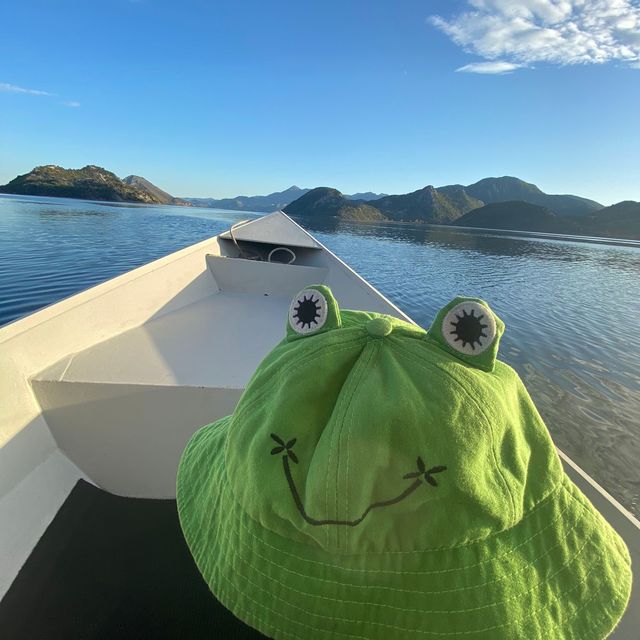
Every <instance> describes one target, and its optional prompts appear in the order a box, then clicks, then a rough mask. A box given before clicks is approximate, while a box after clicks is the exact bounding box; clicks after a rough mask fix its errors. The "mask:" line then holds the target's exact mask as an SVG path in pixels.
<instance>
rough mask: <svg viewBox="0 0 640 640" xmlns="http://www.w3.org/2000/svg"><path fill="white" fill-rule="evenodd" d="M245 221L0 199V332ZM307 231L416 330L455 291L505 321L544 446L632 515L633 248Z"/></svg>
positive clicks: (636, 304)
mask: <svg viewBox="0 0 640 640" xmlns="http://www.w3.org/2000/svg"><path fill="white" fill-rule="evenodd" d="M251 215H252V214H247V213H238V212H227V211H218V210H213V209H197V208H181V207H150V206H133V205H114V204H105V203H96V202H85V201H79V200H67V199H57V198H49V199H48V198H36V197H17V196H0V324H5V323H8V322H11V321H12V320H15V319H17V318H19V317H21V316H24V315H26V314H29V313H31V312H32V311H35V310H36V309H39V308H41V307H43V306H45V305H48V304H51V303H53V302H56V301H58V300H60V299H62V298H64V297H66V296H69V295H72V294H73V293H76V292H78V291H81V290H83V289H86V288H87V287H90V286H92V285H95V284H97V283H99V282H103V281H104V280H108V279H109V278H112V277H114V276H116V275H119V274H121V273H123V272H125V271H128V270H130V269H133V268H135V267H138V266H140V265H142V264H145V263H147V262H149V261H151V260H155V259H156V258H159V257H161V256H164V255H166V254H168V253H170V252H172V251H176V250H177V249H180V248H182V247H185V246H187V245H190V244H192V243H194V242H198V241H200V240H203V239H205V238H208V237H210V236H212V235H215V234H217V233H219V232H221V231H222V230H224V229H227V228H228V227H229V225H230V224H232V223H233V222H235V221H237V220H240V219H244V218H247V217H251ZM310 231H311V232H312V233H313V234H314V235H315V236H316V237H317V238H318V239H319V240H320V241H321V242H323V243H324V244H326V245H327V246H328V247H329V248H330V249H331V250H332V251H334V252H335V253H336V254H337V255H338V256H340V257H341V258H342V259H343V260H345V261H346V262H347V263H348V264H349V265H351V266H352V267H353V268H354V269H355V270H356V271H358V272H359V273H360V274H361V275H362V276H363V277H365V278H366V279H367V280H369V282H371V283H372V284H373V285H374V286H375V287H376V288H378V289H379V290H380V291H382V293H384V294H385V295H386V296H387V297H388V298H389V299H390V300H392V301H393V302H394V303H396V304H397V305H398V306H399V307H400V308H402V309H403V310H404V311H405V312H406V313H408V314H409V315H410V316H411V317H412V318H413V319H414V320H416V322H418V323H419V324H421V325H422V326H424V327H425V328H426V327H428V326H429V324H430V322H431V320H432V319H433V317H434V315H435V313H436V312H437V311H438V309H440V307H442V306H443V305H444V304H446V303H447V302H449V301H450V300H451V299H452V298H453V297H454V296H456V295H470V296H478V297H481V298H484V299H485V300H487V301H488V302H489V303H490V304H491V306H492V308H493V309H494V311H495V312H496V313H497V314H498V315H499V316H500V317H501V318H502V319H503V320H504V322H505V323H506V325H507V330H506V332H505V335H504V337H503V339H502V342H501V347H500V352H501V358H502V359H503V360H505V361H506V362H508V363H509V364H510V365H512V366H513V367H514V368H515V369H516V370H517V371H518V372H519V374H520V375H521V377H522V378H523V379H524V381H525V383H526V385H527V387H528V389H529V392H530V393H531V395H532V396H533V399H534V401H535V402H536V404H537V406H538V409H539V410H540V412H541V414H542V415H543V417H544V419H545V421H546V423H547V426H548V427H549V430H550V431H551V434H552V436H553V438H554V440H555V442H556V444H557V445H558V446H559V447H560V448H561V449H563V450H564V451H565V452H566V453H568V454H569V455H570V456H571V457H572V458H573V459H574V460H575V461H576V462H577V463H578V464H580V465H581V466H582V467H583V468H584V469H585V470H586V471H587V472H588V473H590V474H591V475H593V476H594V477H595V478H596V479H597V480H598V481H599V482H600V483H602V485H603V486H604V487H605V488H606V489H607V490H608V491H609V492H611V493H612V494H613V495H614V496H615V497H616V498H617V499H618V500H620V502H622V504H624V505H625V506H626V507H627V508H628V509H630V510H631V511H633V512H634V513H635V514H636V515H638V514H640V471H639V467H638V461H639V460H640V335H639V332H640V327H639V324H638V318H639V317H640V243H633V242H628V243H620V244H617V245H616V244H607V243H603V242H596V241H594V242H584V241H578V240H576V239H571V238H557V239H550V238H545V237H539V236H535V235H527V234H510V233H497V232H491V231H480V230H463V229H450V228H445V227H427V226H419V225H410V226H409V225H407V226H397V225H388V224H387V225H384V224H376V225H348V224H341V225H321V226H316V227H314V228H310Z"/></svg>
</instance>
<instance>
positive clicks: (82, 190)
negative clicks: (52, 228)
mask: <svg viewBox="0 0 640 640" xmlns="http://www.w3.org/2000/svg"><path fill="white" fill-rule="evenodd" d="M149 184H151V183H149ZM151 186H153V185H151ZM0 193H14V194H19V195H31V196H53V197H58V198H81V199H83V200H106V201H108V202H143V203H147V204H162V200H160V199H159V198H158V197H157V196H156V195H154V194H153V193H151V192H149V191H146V190H143V189H140V188H138V187H137V186H135V185H131V184H126V183H125V182H123V181H122V180H120V178H118V176H117V175H116V174H115V173H112V172H111V171H107V170H106V169H103V168H102V167H97V166H95V165H88V166H86V167H83V168H82V169H63V168H62V167H58V166H56V165H52V164H49V165H44V166H41V167H36V168H35V169H33V170H32V171H30V172H29V173H26V174H24V175H21V176H18V177H17V178H14V179H13V180H11V182H9V183H8V184H5V185H4V186H1V187H0ZM167 195H168V194H167Z"/></svg>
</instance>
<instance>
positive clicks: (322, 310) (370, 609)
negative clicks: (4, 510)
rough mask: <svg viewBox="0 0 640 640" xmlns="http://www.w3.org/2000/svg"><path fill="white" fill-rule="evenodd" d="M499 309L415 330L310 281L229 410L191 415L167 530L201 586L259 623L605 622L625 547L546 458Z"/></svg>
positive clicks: (549, 450)
mask: <svg viewBox="0 0 640 640" xmlns="http://www.w3.org/2000/svg"><path fill="white" fill-rule="evenodd" d="M503 331H504V324H503V322H502V321H501V320H500V319H499V318H498V317H497V316H496V315H495V314H494V313H493V312H492V310H491V309H490V308H489V306H488V305H487V303H485V302H484V301H482V300H480V299H477V298H456V299H455V300H453V301H452V302H451V303H449V304H448V305H446V306H445V307H444V308H443V309H442V310H441V311H440V312H439V313H438V315H437V317H436V318H435V321H434V322H433V324H432V326H431V327H430V328H429V330H428V331H425V330H423V329H422V328H420V327H417V326H414V325H412V324H410V323H407V322H404V321H402V320H399V319H397V318H393V317H391V316H386V315H381V314H376V313H368V312H363V311H349V310H340V309H339V307H338V304H337V302H336V300H335V299H334V296H333V295H332V293H331V291H330V289H329V288H327V287H326V286H322V285H314V286H310V287H308V288H306V289H305V290H303V291H301V292H300V293H299V294H298V295H297V296H295V298H294V299H293V301H292V303H291V307H290V310H289V314H288V319H287V330H286V337H284V339H283V340H282V341H281V342H280V343H279V344H278V345H277V346H276V347H275V349H273V351H272V352H271V353H270V354H269V355H268V356H267V357H266V358H265V359H264V361H263V362H262V363H261V364H260V366H259V367H258V369H257V370H256V372H255V374H254V375H253V377H252V379H251V380H250V382H249V384H248V385H247V387H246V389H245V391H244V393H243V395H242V397H241V399H240V401H239V403H238V405H237V407H236V409H235V411H234V412H233V414H232V415H231V416H228V417H226V418H223V419H221V420H219V421H217V422H215V423H213V424H210V425H207V426H205V427H203V428H202V429H200V430H199V431H197V432H196V433H195V434H194V436H193V437H192V438H191V440H190V441H189V442H188V444H187V446H186V449H185V451H184V453H183V455H182V458H181V461H180V466H179V471H178V478H177V503H178V511H179V517H180V522H181V526H182V529H183V533H184V536H185V539H186V541H187V544H188V546H189V548H190V551H191V553H192V555H193V558H194V560H195V562H196V564H197V566H198V568H199V570H200V572H201V574H202V576H203V577H204V579H205V580H206V582H207V583H208V585H209V587H210V589H211V591H212V592H213V594H214V595H215V596H216V598H218V600H220V601H221V602H222V604H223V605H224V606H225V607H227V608H228V609H229V610H230V611H231V612H232V613H233V614H234V615H235V616H237V617H238V618H240V619H241V620H243V621H244V622H246V623H247V624H249V625H250V626H252V627H254V628H255V629H257V630H259V631H260V632H262V633H263V634H266V635H267V636H270V637H273V638H285V639H299V640H312V639H316V638H346V639H349V638H352V639H358V640H360V639H362V640H364V639H369V638H373V639H384V640H393V639H400V638H402V639H414V638H415V639H424V640H429V639H433V640H447V639H459V640H462V639H464V640H477V639H492V640H495V639H503V638H509V639H516V638H517V639H523V638H526V639H528V638H534V639H535V638H540V639H543V638H544V639H545V640H549V639H555V638H558V639H560V638H562V639H563V640H564V639H579V640H599V639H602V638H605V637H606V636H607V635H608V634H609V633H610V632H611V631H612V630H613V628H614V627H615V625H616V624H617V622H618V620H619V619H620V617H621V616H622V613H623V612H624V609H625V607H626V604H627V602H628V599H629V595H630V590H631V568H630V564H631V561H630V557H629V553H628V550H627V548H626V546H625V544H624V542H623V541H622V539H621V538H620V536H619V535H618V534H617V533H616V532H615V531H614V530H613V528H612V527H611V526H610V525H609V524H608V522H607V521H606V520H605V519H604V518H603V517H602V516H601V515H600V513H599V512H598V511H597V510H596V509H595V508H594V507H593V506H592V505H591V503H590V502H589V500H588V499H587V498H586V497H585V496H584V495H583V494H582V493H581V492H580V490H579V489H578V488H577V487H576V486H575V485H574V484H573V483H572V482H571V481H570V480H569V478H568V477H567V475H566V474H565V473H564V471H563V468H562V465H561V462H560V460H559V458H558V455H557V452H556V450H555V447H554V445H553V442H552V440H551V438H550V436H549V433H548V431H547V428H546V426H545V425H544V423H543V421H542V419H541V417H540V415H539V413H538V411H537V410H536V408H535V406H534V404H533V402H532V400H531V398H530V397H529V395H528V393H527V391H526V389H525V387H524V385H523V383H522V381H521V380H520V378H519V377H518V375H517V374H516V373H515V371H514V370H513V369H511V368H510V367H509V366H507V365H506V364H504V363H502V362H500V361H499V360H497V359H496V356H497V351H498V343H499V341H500V336H501V335H502V333H503Z"/></svg>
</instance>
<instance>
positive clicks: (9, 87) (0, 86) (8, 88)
mask: <svg viewBox="0 0 640 640" xmlns="http://www.w3.org/2000/svg"><path fill="white" fill-rule="evenodd" d="M0 91H2V92H4V93H27V94H29V95H30V96H53V95H55V94H53V93H49V92H48V91H40V90H39V89H25V88H24V87H18V86H16V85H15V84H8V83H6V82H0Z"/></svg>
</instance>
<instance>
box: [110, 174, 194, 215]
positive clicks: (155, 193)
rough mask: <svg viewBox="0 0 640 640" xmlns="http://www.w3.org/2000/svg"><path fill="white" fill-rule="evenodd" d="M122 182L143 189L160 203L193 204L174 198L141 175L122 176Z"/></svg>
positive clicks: (189, 205)
mask: <svg viewBox="0 0 640 640" xmlns="http://www.w3.org/2000/svg"><path fill="white" fill-rule="evenodd" d="M122 182H124V183H125V184H128V185H129V186H131V187H135V188H136V189H140V190H141V191H145V192H146V193H148V194H149V195H151V196H152V197H154V198H156V200H157V202H159V203H162V204H173V205H180V206H187V207H191V206H193V205H192V204H191V202H187V201H186V200H183V199H181V198H174V197H173V196H172V195H171V194H169V193H167V192H166V191H163V190H162V189H161V188H160V187H156V185H155V184H153V183H152V182H149V181H148V180H146V179H145V178H142V177H141V176H127V177H126V178H122Z"/></svg>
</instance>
